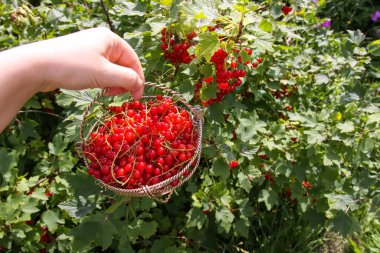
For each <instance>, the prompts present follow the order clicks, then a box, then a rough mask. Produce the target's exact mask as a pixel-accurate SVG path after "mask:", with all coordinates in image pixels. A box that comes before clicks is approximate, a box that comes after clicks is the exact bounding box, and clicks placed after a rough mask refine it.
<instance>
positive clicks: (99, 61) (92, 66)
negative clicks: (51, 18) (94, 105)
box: [29, 28, 144, 99]
mask: <svg viewBox="0 0 380 253" xmlns="http://www.w3.org/2000/svg"><path fill="white" fill-rule="evenodd" d="M29 46H30V50H32V51H33V52H34V53H37V52H38V56H36V57H38V58H39V62H40V66H44V71H42V72H41V74H42V75H41V88H40V90H41V91H50V90H54V89H56V88H65V89H75V90H77V89H85V88H106V87H109V88H110V90H109V92H108V95H117V94H120V93H124V92H126V91H130V92H131V94H132V97H133V98H134V99H140V98H141V96H142V94H143V80H144V74H143V70H142V68H141V64H140V61H139V59H138V57H137V55H136V53H135V51H134V50H133V49H132V48H131V46H130V45H129V44H128V43H127V42H125V41H124V40H123V39H121V38H120V37H119V36H117V35H116V34H114V33H113V32H111V31H110V30H108V29H107V28H95V29H89V30H85V31H81V32H77V33H73V34H70V35H66V36H62V37H59V38H55V39H50V40H46V41H42V42H38V43H34V44H31V45H29Z"/></svg>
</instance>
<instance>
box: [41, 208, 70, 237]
mask: <svg viewBox="0 0 380 253" xmlns="http://www.w3.org/2000/svg"><path fill="white" fill-rule="evenodd" d="M41 218H42V222H43V223H44V224H46V226H47V227H48V229H49V231H50V232H52V233H54V232H55V231H56V230H57V228H58V224H64V223H65V221H64V220H63V219H60V218H59V214H58V211H53V210H47V211H45V212H44V213H43V214H42V216H41Z"/></svg>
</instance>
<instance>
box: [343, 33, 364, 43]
mask: <svg viewBox="0 0 380 253" xmlns="http://www.w3.org/2000/svg"><path fill="white" fill-rule="evenodd" d="M348 34H349V37H348V38H347V40H349V41H351V42H352V43H354V44H355V45H360V43H361V42H362V41H363V40H364V39H365V35H364V34H363V33H362V32H361V31H360V30H356V31H348Z"/></svg>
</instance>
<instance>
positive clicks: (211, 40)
mask: <svg viewBox="0 0 380 253" xmlns="http://www.w3.org/2000/svg"><path fill="white" fill-rule="evenodd" d="M219 47H220V42H219V36H218V34H217V33H216V32H205V33H201V34H200V35H199V43H198V45H197V46H196V48H195V55H196V56H197V57H198V58H202V57H203V58H205V59H206V61H207V62H209V61H210V59H211V56H212V55H213V54H214V53H215V51H216V50H217V49H218V48H219Z"/></svg>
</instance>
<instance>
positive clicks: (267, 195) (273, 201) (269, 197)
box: [258, 188, 278, 211]
mask: <svg viewBox="0 0 380 253" xmlns="http://www.w3.org/2000/svg"><path fill="white" fill-rule="evenodd" d="M258 201H259V202H264V203H265V206H266V207H267V209H268V211H270V210H271V209H272V208H273V207H274V206H275V205H278V194H277V192H276V191H275V190H273V189H271V188H270V189H269V190H266V189H263V190H261V191H260V193H259V198H258Z"/></svg>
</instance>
